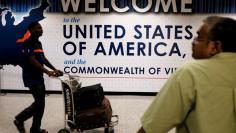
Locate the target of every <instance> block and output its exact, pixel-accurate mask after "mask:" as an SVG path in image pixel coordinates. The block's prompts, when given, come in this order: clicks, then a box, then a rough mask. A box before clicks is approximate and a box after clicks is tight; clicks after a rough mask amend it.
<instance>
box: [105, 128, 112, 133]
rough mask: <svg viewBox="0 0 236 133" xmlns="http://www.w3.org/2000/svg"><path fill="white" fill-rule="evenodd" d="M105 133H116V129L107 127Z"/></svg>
mask: <svg viewBox="0 0 236 133" xmlns="http://www.w3.org/2000/svg"><path fill="white" fill-rule="evenodd" d="M104 133H114V128H113V127H105V129H104Z"/></svg>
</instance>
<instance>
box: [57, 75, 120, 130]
mask: <svg viewBox="0 0 236 133" xmlns="http://www.w3.org/2000/svg"><path fill="white" fill-rule="evenodd" d="M62 78H63V79H62ZM62 78H59V79H60V80H61V85H62V93H63V98H64V114H65V115H64V128H63V129H60V130H59V131H58V133H72V132H74V131H75V130H77V131H78V132H83V129H80V128H79V127H78V126H77V124H78V123H76V115H79V114H78V113H79V112H76V110H75V105H74V95H73V94H74V92H75V91H76V89H78V88H81V85H82V83H81V82H80V80H79V76H72V75H68V74H66V75H65V76H63V77H62ZM113 118H116V120H115V121H112V120H111V121H110V122H109V123H108V124H107V123H103V124H102V125H103V126H100V127H104V133H114V128H113V127H114V126H115V125H117V124H118V116H117V115H114V116H113ZM96 128H99V127H96ZM91 129H93V128H91ZM86 130H90V129H88V128H86Z"/></svg>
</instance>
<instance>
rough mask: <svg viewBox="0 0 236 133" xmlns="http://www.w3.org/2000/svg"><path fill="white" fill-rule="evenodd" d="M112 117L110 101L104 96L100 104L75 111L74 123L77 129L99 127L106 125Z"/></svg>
mask: <svg viewBox="0 0 236 133" xmlns="http://www.w3.org/2000/svg"><path fill="white" fill-rule="evenodd" d="M111 118H112V108H111V105H110V101H109V100H108V99H107V98H105V97H104V100H103V102H102V105H101V106H98V107H94V108H91V109H86V110H82V111H79V112H77V113H76V115H75V123H76V125H77V128H78V129H81V130H82V131H83V130H88V129H93V128H99V127H108V126H109V123H110V122H111Z"/></svg>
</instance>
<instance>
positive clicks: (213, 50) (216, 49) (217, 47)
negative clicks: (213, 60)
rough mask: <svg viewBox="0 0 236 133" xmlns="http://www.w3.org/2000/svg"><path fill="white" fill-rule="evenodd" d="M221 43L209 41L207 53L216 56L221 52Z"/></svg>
mask: <svg viewBox="0 0 236 133" xmlns="http://www.w3.org/2000/svg"><path fill="white" fill-rule="evenodd" d="M222 51H223V50H222V43H221V42H220V41H211V42H210V43H209V52H210V55H212V56H213V55H216V54H218V53H220V52H222Z"/></svg>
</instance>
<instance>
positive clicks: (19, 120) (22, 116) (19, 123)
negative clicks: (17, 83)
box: [14, 88, 36, 133]
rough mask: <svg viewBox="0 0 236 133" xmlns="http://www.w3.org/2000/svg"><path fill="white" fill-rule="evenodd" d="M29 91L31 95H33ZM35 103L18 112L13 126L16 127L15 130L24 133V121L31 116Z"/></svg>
mask: <svg viewBox="0 0 236 133" xmlns="http://www.w3.org/2000/svg"><path fill="white" fill-rule="evenodd" d="M31 90H32V91H34V90H36V89H32V88H31V89H30V91H31ZM32 91H31V93H33V92H32ZM34 106H35V103H32V104H31V105H30V106H29V107H27V108H25V109H24V110H23V111H22V112H20V113H19V114H18V115H17V116H16V117H15V120H14V124H15V125H16V127H17V129H18V130H19V132H20V133H25V127H24V121H26V120H27V119H29V118H30V117H32V116H33V112H34V110H35V107H34Z"/></svg>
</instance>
